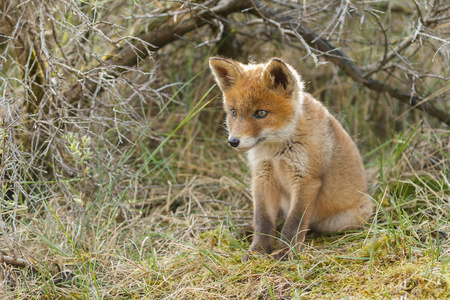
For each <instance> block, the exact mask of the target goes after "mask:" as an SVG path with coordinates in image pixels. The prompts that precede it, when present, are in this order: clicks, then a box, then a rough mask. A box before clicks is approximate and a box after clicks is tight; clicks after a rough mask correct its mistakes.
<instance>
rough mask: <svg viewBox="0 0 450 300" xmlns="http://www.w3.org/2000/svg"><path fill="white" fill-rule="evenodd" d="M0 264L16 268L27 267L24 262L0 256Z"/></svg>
mask: <svg viewBox="0 0 450 300" xmlns="http://www.w3.org/2000/svg"><path fill="white" fill-rule="evenodd" d="M0 263H7V264H10V265H13V266H17V267H26V266H27V265H28V263H27V261H26V260H23V259H20V258H14V257H10V256H7V255H1V254H0Z"/></svg>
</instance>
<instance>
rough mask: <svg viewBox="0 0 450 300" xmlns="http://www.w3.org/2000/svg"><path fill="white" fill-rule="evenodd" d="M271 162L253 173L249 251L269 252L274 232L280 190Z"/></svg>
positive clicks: (273, 240)
mask: <svg viewBox="0 0 450 300" xmlns="http://www.w3.org/2000/svg"><path fill="white" fill-rule="evenodd" d="M272 174H273V168H272V165H271V164H265V165H263V168H261V169H260V170H258V171H257V172H255V174H253V188H252V189H253V201H254V203H253V210H254V214H253V228H254V235H253V240H252V244H251V245H250V249H249V251H250V252H252V251H253V252H260V253H268V254H270V253H271V252H272V250H273V244H274V242H275V238H274V236H275V234H276V221H277V217H278V212H279V209H280V203H279V202H280V192H279V190H278V188H277V186H276V184H275V182H274V180H273V176H272Z"/></svg>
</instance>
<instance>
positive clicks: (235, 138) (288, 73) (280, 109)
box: [209, 57, 303, 151]
mask: <svg viewBox="0 0 450 300" xmlns="http://www.w3.org/2000/svg"><path fill="white" fill-rule="evenodd" d="M209 65H210V67H211V70H212V72H213V74H214V77H215V79H216V82H217V84H218V86H219V88H220V89H221V91H222V93H223V99H224V108H225V111H226V112H227V127H228V132H229V136H228V143H229V144H230V146H232V147H234V148H236V149H237V150H240V151H246V150H249V149H251V148H253V147H254V146H256V145H257V144H259V143H270V142H280V141H282V140H285V139H287V138H289V137H290V136H291V135H292V133H293V131H294V130H295V125H296V121H297V117H298V116H299V114H300V113H301V105H302V101H303V94H302V92H303V82H302V81H301V79H300V76H299V75H298V73H297V72H296V71H295V70H294V69H293V68H292V67H291V66H289V65H288V64H286V63H285V62H283V61H282V60H281V59H278V58H272V59H270V60H269V61H268V62H267V63H265V64H257V65H244V64H241V63H239V62H236V61H233V60H230V59H224V58H221V57H212V58H211V59H210V60H209Z"/></svg>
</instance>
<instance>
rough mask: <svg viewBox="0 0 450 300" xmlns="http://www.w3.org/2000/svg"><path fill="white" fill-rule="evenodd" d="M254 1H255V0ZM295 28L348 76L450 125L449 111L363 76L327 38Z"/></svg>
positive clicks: (265, 11)
mask: <svg viewBox="0 0 450 300" xmlns="http://www.w3.org/2000/svg"><path fill="white" fill-rule="evenodd" d="M255 3H256V1H255ZM257 6H258V5H257ZM258 7H259V6H258ZM257 10H258V11H256V9H255V10H254V11H250V12H251V13H253V14H254V15H257V16H260V15H261V14H262V15H264V16H265V18H267V19H272V18H274V17H276V16H277V15H279V13H278V12H277V11H275V10H271V9H269V8H267V7H261V8H258V9H257ZM282 21H283V22H285V23H287V22H292V21H294V19H293V18H292V17H289V16H284V17H282ZM295 30H296V31H297V32H298V33H299V34H300V35H301V36H302V37H303V39H304V40H305V41H306V42H307V43H308V45H310V46H311V47H314V48H316V49H318V50H320V51H322V52H323V53H324V55H323V56H324V57H325V58H326V59H327V60H328V61H331V62H333V63H334V64H336V65H337V66H338V67H339V68H341V69H342V70H343V71H344V72H345V73H346V74H347V75H348V76H350V77H351V78H352V79H353V80H354V81H356V82H358V83H360V84H362V85H363V86H365V87H367V88H369V89H371V90H374V91H377V92H383V93H388V94H389V95H391V96H392V97H394V98H396V99H398V100H400V101H401V102H403V103H406V104H408V105H411V106H413V107H417V108H418V109H420V110H422V111H424V112H426V113H427V114H429V115H430V116H433V117H435V118H437V119H438V120H439V121H441V122H443V123H445V124H447V125H448V126H450V114H449V113H447V112H445V111H443V110H440V109H437V108H436V107H434V105H433V104H431V103H430V102H421V100H422V99H421V98H419V97H417V96H413V97H411V94H410V93H408V92H406V91H404V90H401V89H399V88H397V87H395V86H392V85H390V84H387V83H385V82H381V81H379V80H376V79H373V78H370V77H364V75H363V71H362V70H361V68H360V67H358V66H357V65H355V64H354V63H353V62H352V61H351V59H350V58H349V57H348V56H347V55H345V54H344V53H343V52H342V51H340V50H338V49H337V48H336V47H334V46H333V45H331V44H330V43H329V42H328V41H327V40H325V39H323V38H319V39H317V34H315V33H314V32H312V31H311V30H310V29H309V28H307V27H305V26H303V25H298V26H297V27H296V28H295ZM408 40H409V38H407V39H406V40H405V41H404V42H403V43H401V44H402V45H399V48H400V46H401V47H406V45H404V44H407V43H408ZM394 50H395V49H394ZM330 53H332V54H333V55H330ZM391 53H393V54H396V53H397V52H395V51H391ZM389 55H391V54H390V53H388V54H387V55H386V57H388V56H389Z"/></svg>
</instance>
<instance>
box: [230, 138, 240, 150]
mask: <svg viewBox="0 0 450 300" xmlns="http://www.w3.org/2000/svg"><path fill="white" fill-rule="evenodd" d="M228 144H230V146H231V147H233V148H236V147H237V146H239V139H237V138H233V137H232V138H229V139H228Z"/></svg>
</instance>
